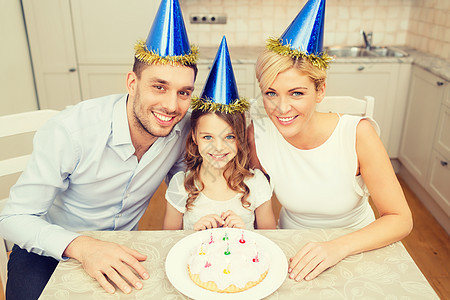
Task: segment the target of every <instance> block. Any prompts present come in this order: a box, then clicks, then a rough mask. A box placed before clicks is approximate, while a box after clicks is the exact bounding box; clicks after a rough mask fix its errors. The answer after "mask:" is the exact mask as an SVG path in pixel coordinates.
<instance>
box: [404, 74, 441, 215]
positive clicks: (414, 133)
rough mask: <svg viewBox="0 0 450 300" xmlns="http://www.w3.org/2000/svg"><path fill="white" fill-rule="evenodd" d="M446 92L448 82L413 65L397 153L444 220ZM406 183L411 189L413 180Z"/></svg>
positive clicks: (413, 185)
mask: <svg viewBox="0 0 450 300" xmlns="http://www.w3.org/2000/svg"><path fill="white" fill-rule="evenodd" d="M449 94H450V84H449V82H447V81H445V80H443V79H442V78H439V77H437V76H435V75H433V74H431V73H430V72H428V71H426V70H423V69H421V68H420V67H416V66H414V68H413V71H412V76H411V85H410V91H409V102H408V107H407V111H406V118H405V124H404V133H403V138H402V141H401V146H400V156H399V159H400V162H401V163H402V165H403V167H404V168H405V169H406V171H407V172H408V174H407V175H408V176H409V174H410V175H411V176H412V177H413V178H414V179H415V181H416V182H417V183H418V184H419V185H420V187H421V188H423V190H425V191H426V192H427V193H428V194H429V196H430V199H431V201H434V202H435V203H436V204H437V205H438V207H440V209H441V210H442V211H443V213H444V214H445V215H446V216H447V220H448V217H449V216H450V184H449V183H450V166H449V164H450V101H449ZM409 185H410V186H411V187H412V188H413V189H414V187H415V184H414V183H410V184H409ZM427 198H428V197H427ZM421 200H422V199H421ZM427 201H428V200H427ZM424 204H425V205H426V206H427V203H424ZM434 210H435V209H434ZM432 213H433V211H432ZM437 219H438V218H437ZM438 221H439V219H438Z"/></svg>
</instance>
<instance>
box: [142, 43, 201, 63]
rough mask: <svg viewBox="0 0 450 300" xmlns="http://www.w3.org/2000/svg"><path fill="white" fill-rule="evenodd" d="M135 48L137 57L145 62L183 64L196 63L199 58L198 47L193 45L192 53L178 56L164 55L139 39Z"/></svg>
mask: <svg viewBox="0 0 450 300" xmlns="http://www.w3.org/2000/svg"><path fill="white" fill-rule="evenodd" d="M134 50H135V51H136V53H135V55H134V56H135V57H136V58H137V59H138V60H140V61H141V62H143V63H146V64H153V63H160V64H164V65H165V64H171V65H176V64H182V65H185V66H187V65H194V64H195V63H196V62H197V59H198V47H197V46H194V45H191V54H185V55H176V56H166V57H162V56H160V55H159V54H157V53H155V52H153V51H150V50H148V49H147V46H146V45H145V42H144V41H142V40H138V41H137V43H136V44H135V45H134Z"/></svg>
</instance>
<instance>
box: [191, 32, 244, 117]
mask: <svg viewBox="0 0 450 300" xmlns="http://www.w3.org/2000/svg"><path fill="white" fill-rule="evenodd" d="M191 107H192V109H193V110H203V111H221V112H226V113H235V112H240V113H241V112H244V111H246V110H247V109H248V107H249V104H248V102H247V101H246V100H245V99H244V98H239V94H238V90H237V86H236V80H235V78H234V72H233V66H232V65H231V59H230V54H229V52H228V46H227V40H226V38H225V36H224V37H223V38H222V42H221V43H220V46H219V50H218V51H217V54H216V57H215V58H214V62H213V65H212V67H211V70H210V71H209V75H208V78H207V80H206V83H205V86H204V87H203V91H202V93H201V96H200V98H198V97H194V98H193V99H192V105H191Z"/></svg>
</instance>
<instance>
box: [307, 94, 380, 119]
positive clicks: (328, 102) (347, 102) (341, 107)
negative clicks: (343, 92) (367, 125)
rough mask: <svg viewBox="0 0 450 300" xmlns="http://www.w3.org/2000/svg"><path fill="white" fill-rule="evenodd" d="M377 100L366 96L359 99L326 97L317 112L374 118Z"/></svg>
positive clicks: (318, 106)
mask: <svg viewBox="0 0 450 300" xmlns="http://www.w3.org/2000/svg"><path fill="white" fill-rule="evenodd" d="M374 106H375V98H374V97H372V96H365V97H364V99H358V98H354V97H350V96H325V97H324V98H323V100H322V102H320V103H319V104H317V107H316V110H317V111H319V112H333V113H341V114H347V115H357V116H364V117H371V118H373V110H374Z"/></svg>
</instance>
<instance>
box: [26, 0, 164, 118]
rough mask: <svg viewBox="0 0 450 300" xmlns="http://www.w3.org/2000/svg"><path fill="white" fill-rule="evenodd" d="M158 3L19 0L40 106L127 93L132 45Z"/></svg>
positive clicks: (145, 31) (147, 26)
mask: <svg viewBox="0 0 450 300" xmlns="http://www.w3.org/2000/svg"><path fill="white" fill-rule="evenodd" d="M159 2H160V1H159V0H133V1H123V0H95V1H92V0H43V1H34V0H22V3H23V9H24V16H25V23H26V27H27V31H28V40H29V44H30V50H31V56H32V60H33V69H34V76H35V79H36V87H37V94H38V101H39V105H40V108H53V109H63V108H65V107H66V106H68V105H73V104H76V103H78V102H80V101H81V100H84V99H89V98H92V97H97V96H104V95H107V94H115V93H125V92H126V84H125V81H126V74H127V72H128V71H130V70H131V69H132V65H133V56H134V44H135V43H136V41H137V40H138V39H143V40H145V39H146V37H147V34H148V32H149V30H150V28H151V25H152V22H153V19H154V16H155V14H156V11H157V9H158V7H159ZM105 8H108V9H105ZM125 16H126V17H125Z"/></svg>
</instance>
